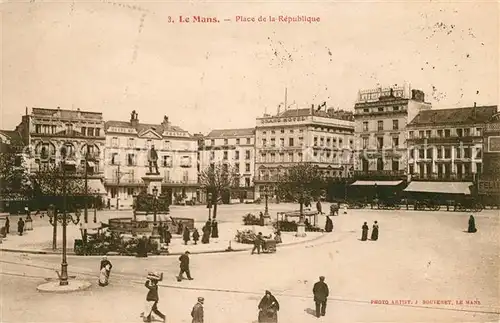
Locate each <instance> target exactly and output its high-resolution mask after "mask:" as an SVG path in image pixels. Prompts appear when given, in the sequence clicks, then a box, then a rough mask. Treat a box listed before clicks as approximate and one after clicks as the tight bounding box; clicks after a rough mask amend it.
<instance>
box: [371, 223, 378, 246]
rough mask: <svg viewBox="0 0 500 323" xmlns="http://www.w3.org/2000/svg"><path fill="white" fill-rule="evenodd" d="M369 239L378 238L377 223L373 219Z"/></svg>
mask: <svg viewBox="0 0 500 323" xmlns="http://www.w3.org/2000/svg"><path fill="white" fill-rule="evenodd" d="M371 240H372V241H377V240H378V223H377V221H375V222H374V223H373V229H372V236H371Z"/></svg>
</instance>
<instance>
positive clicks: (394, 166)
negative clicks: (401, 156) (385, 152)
mask: <svg viewBox="0 0 500 323" xmlns="http://www.w3.org/2000/svg"><path fill="white" fill-rule="evenodd" d="M392 170H395V171H398V170H399V161H398V160H395V159H393V160H392Z"/></svg>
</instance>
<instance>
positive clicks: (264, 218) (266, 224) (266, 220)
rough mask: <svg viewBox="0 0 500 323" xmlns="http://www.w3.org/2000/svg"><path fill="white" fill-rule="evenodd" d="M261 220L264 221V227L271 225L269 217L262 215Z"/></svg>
mask: <svg viewBox="0 0 500 323" xmlns="http://www.w3.org/2000/svg"><path fill="white" fill-rule="evenodd" d="M262 219H263V220H264V226H268V225H271V224H272V223H271V216H269V215H264V216H263V217H262Z"/></svg>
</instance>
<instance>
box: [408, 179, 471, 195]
mask: <svg viewBox="0 0 500 323" xmlns="http://www.w3.org/2000/svg"><path fill="white" fill-rule="evenodd" d="M470 186H472V183H471V182H416V181H413V182H411V183H410V185H408V187H407V188H405V189H404V191H405V192H421V193H443V194H465V195H470V194H471V192H470V188H469V187H470Z"/></svg>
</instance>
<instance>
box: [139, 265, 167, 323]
mask: <svg viewBox="0 0 500 323" xmlns="http://www.w3.org/2000/svg"><path fill="white" fill-rule="evenodd" d="M162 280H163V273H161V274H159V273H156V272H155V273H153V272H150V273H148V277H147V280H146V283H145V284H144V286H146V288H147V289H149V291H148V295H147V296H146V310H145V311H144V312H143V313H142V314H141V316H142V317H143V319H144V322H151V321H152V317H151V314H152V313H155V314H156V315H158V316H159V317H160V318H161V319H162V320H163V322H166V317H165V315H164V314H163V313H162V312H160V310H159V309H158V301H159V300H160V297H159V296H158V282H159V281H162Z"/></svg>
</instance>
